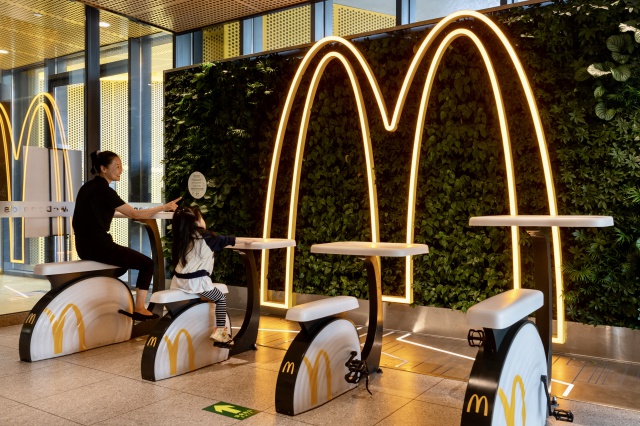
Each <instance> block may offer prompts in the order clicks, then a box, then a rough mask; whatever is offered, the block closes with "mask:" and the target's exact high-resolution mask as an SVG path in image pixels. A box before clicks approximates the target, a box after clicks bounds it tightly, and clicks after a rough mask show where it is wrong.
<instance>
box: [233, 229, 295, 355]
mask: <svg viewBox="0 0 640 426" xmlns="http://www.w3.org/2000/svg"><path fill="white" fill-rule="evenodd" d="M295 245H296V242H295V240H288V239H283V238H244V237H238V238H236V244H235V245H234V246H229V247H227V249H230V250H233V251H235V252H236V253H238V254H239V255H240V256H241V257H242V263H244V269H245V273H246V276H247V310H246V311H245V314H244V321H243V322H242V326H241V327H240V331H239V332H238V333H237V334H236V335H235V336H234V338H233V341H234V345H233V348H232V349H231V350H230V352H229V356H232V355H237V354H239V353H242V352H246V351H248V350H250V349H256V339H257V338H258V326H259V325H260V275H259V273H258V267H257V263H256V256H257V255H258V254H259V253H260V252H261V251H262V250H269V249H278V248H285V247H295Z"/></svg>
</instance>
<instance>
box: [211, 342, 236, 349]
mask: <svg viewBox="0 0 640 426" xmlns="http://www.w3.org/2000/svg"><path fill="white" fill-rule="evenodd" d="M213 346H214V347H216V348H222V349H231V348H233V340H230V341H228V342H224V343H223V342H213Z"/></svg>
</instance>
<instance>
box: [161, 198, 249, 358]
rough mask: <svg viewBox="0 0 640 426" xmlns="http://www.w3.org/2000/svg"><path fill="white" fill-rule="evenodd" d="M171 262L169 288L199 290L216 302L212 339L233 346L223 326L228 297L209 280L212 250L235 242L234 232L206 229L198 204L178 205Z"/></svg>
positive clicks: (188, 291) (193, 292)
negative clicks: (221, 232)
mask: <svg viewBox="0 0 640 426" xmlns="http://www.w3.org/2000/svg"><path fill="white" fill-rule="evenodd" d="M171 228H172V230H173V248H172V253H171V257H172V259H171V260H172V264H173V267H174V271H175V272H174V275H173V279H172V280H171V288H177V289H180V290H182V291H184V292H186V293H192V294H199V295H200V297H201V298H203V299H206V300H208V301H211V302H214V303H215V304H216V326H215V328H214V329H213V334H212V335H211V340H213V344H214V346H221V347H229V346H233V340H232V339H231V336H230V335H229V330H228V329H227V327H225V320H226V318H227V298H226V296H225V295H224V294H222V292H221V291H220V290H219V289H218V288H216V286H215V284H213V283H212V282H211V278H210V275H211V272H212V271H213V261H214V258H213V257H214V255H213V254H214V252H217V251H221V250H222V249H223V248H224V247H226V246H229V245H231V246H233V245H235V243H236V237H235V236H224V235H216V234H215V233H213V232H211V231H208V230H207V229H206V225H205V223H204V219H203V218H202V213H201V212H200V209H198V208H197V207H180V208H178V209H177V210H176V211H175V213H174V214H173V220H172V224H171Z"/></svg>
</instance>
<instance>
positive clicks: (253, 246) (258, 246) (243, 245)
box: [226, 237, 296, 250]
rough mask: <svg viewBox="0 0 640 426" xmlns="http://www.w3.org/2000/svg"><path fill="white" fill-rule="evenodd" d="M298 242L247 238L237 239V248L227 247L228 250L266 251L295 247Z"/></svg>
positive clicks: (282, 239) (284, 239)
mask: <svg viewBox="0 0 640 426" xmlns="http://www.w3.org/2000/svg"><path fill="white" fill-rule="evenodd" d="M295 246H296V240H288V239H286V238H247V237H236V245H235V246H227V247H226V248H228V249H232V250H233V249H244V250H264V249H278V248H285V247H295Z"/></svg>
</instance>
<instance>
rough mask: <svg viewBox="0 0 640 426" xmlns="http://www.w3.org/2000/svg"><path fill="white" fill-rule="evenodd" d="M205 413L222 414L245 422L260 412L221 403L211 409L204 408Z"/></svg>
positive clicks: (210, 407)
mask: <svg viewBox="0 0 640 426" xmlns="http://www.w3.org/2000/svg"><path fill="white" fill-rule="evenodd" d="M203 410H205V411H210V412H212V413H216V414H220V415H221V416H226V417H231V418H233V419H237V420H244V419H246V418H248V417H251V416H253V415H254V414H258V413H259V411H258V410H254V409H253V408H247V407H241V406H239V405H235V404H230V403H228V402H224V401H220V402H218V403H215V404H213V405H211V406H209V407H206V408H203Z"/></svg>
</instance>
